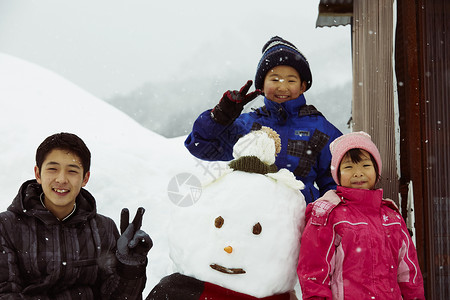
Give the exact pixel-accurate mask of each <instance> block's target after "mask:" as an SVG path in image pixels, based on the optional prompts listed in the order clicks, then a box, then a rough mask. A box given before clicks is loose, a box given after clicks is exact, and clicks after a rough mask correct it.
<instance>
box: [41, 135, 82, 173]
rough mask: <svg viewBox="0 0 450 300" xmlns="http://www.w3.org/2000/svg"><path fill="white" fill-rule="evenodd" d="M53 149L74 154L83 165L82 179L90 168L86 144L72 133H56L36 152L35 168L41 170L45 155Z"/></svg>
mask: <svg viewBox="0 0 450 300" xmlns="http://www.w3.org/2000/svg"><path fill="white" fill-rule="evenodd" d="M54 149H60V150H67V151H69V152H71V153H73V154H76V155H77V156H78V157H79V158H80V159H81V164H82V165H83V177H84V176H85V175H86V173H87V172H88V171H89V169H90V167H91V152H90V151H89V149H88V147H87V146H86V144H85V143H84V142H83V140H82V139H80V138H79V137H78V136H76V135H75V134H73V133H66V132H61V133H56V134H54V135H51V136H49V137H48V138H46V139H45V140H44V141H43V142H42V143H41V144H40V145H39V147H38V148H37V150H36V166H37V167H38V168H39V171H40V170H41V167H42V164H43V163H44V160H45V158H46V157H47V155H48V154H49V153H50V152H51V151H53V150H54Z"/></svg>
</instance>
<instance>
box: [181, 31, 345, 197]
mask: <svg viewBox="0 0 450 300" xmlns="http://www.w3.org/2000/svg"><path fill="white" fill-rule="evenodd" d="M262 53H263V54H262V57H261V60H260V61H259V64H258V67H257V70H256V76H255V87H256V90H255V91H253V92H251V93H248V91H249V89H250V86H251V85H252V81H251V80H249V81H248V82H247V83H246V84H245V85H244V86H243V87H242V88H241V89H240V90H239V91H227V92H225V94H224V95H223V97H222V99H220V101H219V103H218V104H217V105H216V106H215V107H214V108H213V109H212V110H207V111H205V112H203V113H202V114H201V115H200V116H199V117H198V118H197V120H196V121H195V122H194V126H193V129H192V132H191V133H190V135H189V136H188V137H187V139H186V141H185V146H186V148H187V149H188V150H189V151H190V152H191V154H192V155H194V156H195V157H197V158H200V159H203V160H208V161H214V160H223V161H228V160H231V159H233V146H234V144H235V143H236V141H237V140H238V139H239V138H240V137H241V136H243V135H245V134H246V133H248V132H249V131H251V130H254V129H260V128H261V126H267V127H270V128H273V129H274V130H275V131H276V132H277V133H278V134H279V135H280V137H281V152H280V153H279V154H278V156H277V159H276V162H275V164H276V165H277V167H278V168H286V169H288V170H290V171H291V172H293V173H294V174H295V176H296V177H297V179H299V180H301V181H302V182H303V183H304V184H305V188H304V189H303V190H302V193H303V195H304V196H305V200H306V202H307V203H310V202H312V201H314V200H315V199H317V198H319V197H320V196H322V195H323V194H324V193H325V192H326V191H328V190H330V189H334V188H335V187H336V184H335V182H334V180H333V178H332V177H331V173H330V162H331V154H330V150H329V144H330V143H331V142H332V141H333V140H334V139H336V138H337V137H339V136H341V135H342V133H341V132H340V131H339V130H338V129H337V128H336V127H335V126H333V124H331V123H330V122H329V121H328V120H327V119H326V118H325V117H324V116H323V115H322V114H321V113H320V112H319V111H318V110H317V109H316V108H315V107H314V106H312V105H307V104H306V99H305V96H304V95H303V93H304V92H306V91H307V90H308V89H309V88H310V87H311V84H312V75H311V70H310V68H309V63H308V61H307V60H306V58H305V56H303V54H302V53H301V52H300V51H299V50H298V49H297V48H296V47H295V46H294V45H293V44H291V43H290V42H288V41H286V40H284V39H282V38H280V37H278V36H275V37H273V38H271V39H270V40H269V41H268V42H267V43H266V44H265V45H264V47H263V49H262ZM261 94H263V95H264V104H265V105H264V106H263V107H260V108H258V109H256V110H254V111H252V112H250V113H243V114H241V112H242V109H243V108H244V105H245V104H247V103H249V102H250V101H252V100H253V99H255V98H256V97H257V96H258V95H261Z"/></svg>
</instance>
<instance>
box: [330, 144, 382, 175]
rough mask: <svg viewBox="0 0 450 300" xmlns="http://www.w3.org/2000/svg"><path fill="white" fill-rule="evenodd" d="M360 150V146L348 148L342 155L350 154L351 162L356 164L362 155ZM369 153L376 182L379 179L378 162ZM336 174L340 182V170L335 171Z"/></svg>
mask: <svg viewBox="0 0 450 300" xmlns="http://www.w3.org/2000/svg"><path fill="white" fill-rule="evenodd" d="M361 150H362V149H360V148H353V149H350V150H348V151H347V153H345V155H344V157H345V156H347V155H348V156H350V159H351V160H352V163H354V164H357V163H359V162H360V161H361V160H362V158H361V156H362V155H363V153H362V151H361ZM367 153H369V152H367ZM369 155H370V160H371V161H372V164H373V167H374V169H375V174H376V176H377V177H376V180H375V182H378V180H379V179H380V174H379V172H378V171H379V170H378V164H377V161H376V160H375V158H374V157H373V156H372V154H370V153H369ZM339 166H340V164H339ZM337 176H338V179H339V182H340V181H341V172H340V171H338V172H337Z"/></svg>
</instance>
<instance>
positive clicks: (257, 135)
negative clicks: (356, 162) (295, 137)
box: [147, 127, 306, 300]
mask: <svg viewBox="0 0 450 300" xmlns="http://www.w3.org/2000/svg"><path fill="white" fill-rule="evenodd" d="M280 144H281V143H280V139H279V136H278V134H277V133H276V132H275V131H273V130H272V129H270V128H268V127H262V128H261V129H260V130H257V131H252V132H250V133H249V134H247V135H245V136H244V137H242V138H240V139H239V141H238V142H237V143H236V145H235V146H234V148H233V156H234V158H235V159H234V160H233V161H231V162H230V163H229V164H228V166H227V169H226V170H225V171H224V172H222V176H220V177H219V178H217V179H215V180H213V181H212V182H209V183H207V184H205V185H204V186H203V190H202V194H201V198H200V199H199V200H198V202H196V203H195V204H194V205H192V206H190V207H178V208H175V209H174V211H173V214H172V218H171V222H170V228H169V245H170V257H171V260H172V261H173V263H174V273H173V274H172V275H169V276H166V277H164V278H163V279H162V280H161V281H160V283H159V284H157V285H156V286H155V287H154V288H153V290H152V291H151V292H150V293H149V295H148V297H147V299H152V300H157V299H180V300H181V299H182V300H191V299H192V300H197V299H216V300H217V299H230V300H231V299H267V300H269V299H273V300H276V299H290V297H292V294H293V293H292V291H293V290H294V286H295V284H296V282H297V274H296V269H297V262H298V254H299V248H300V236H301V233H302V231H303V228H304V219H305V217H304V215H305V206H306V204H305V200H304V197H303V195H302V193H301V192H300V189H302V188H303V183H302V182H301V181H298V180H297V179H296V178H295V176H294V175H293V174H292V173H291V172H290V171H288V170H287V169H280V170H277V167H276V166H275V164H274V163H275V157H276V154H277V153H279V151H280ZM294 297H295V296H294Z"/></svg>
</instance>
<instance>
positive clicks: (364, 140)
mask: <svg viewBox="0 0 450 300" xmlns="http://www.w3.org/2000/svg"><path fill="white" fill-rule="evenodd" d="M355 148H360V149H363V150H366V151H367V152H369V153H370V154H372V156H373V158H374V159H375V161H376V163H377V165H378V175H379V176H381V166H382V164H381V156H380V152H379V151H378V148H377V146H376V145H375V144H374V143H373V142H372V139H371V138H370V135H369V134H367V133H365V132H364V131H358V132H351V133H347V134H344V135H342V136H340V137H338V138H337V139H335V140H334V141H333V142H332V143H331V144H330V151H331V156H332V157H331V175H332V176H333V179H334V181H335V182H336V183H337V184H340V183H339V179H338V176H337V174H338V171H339V165H340V163H341V160H342V158H343V157H344V155H345V154H346V153H347V152H348V151H349V150H350V149H355Z"/></svg>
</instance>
